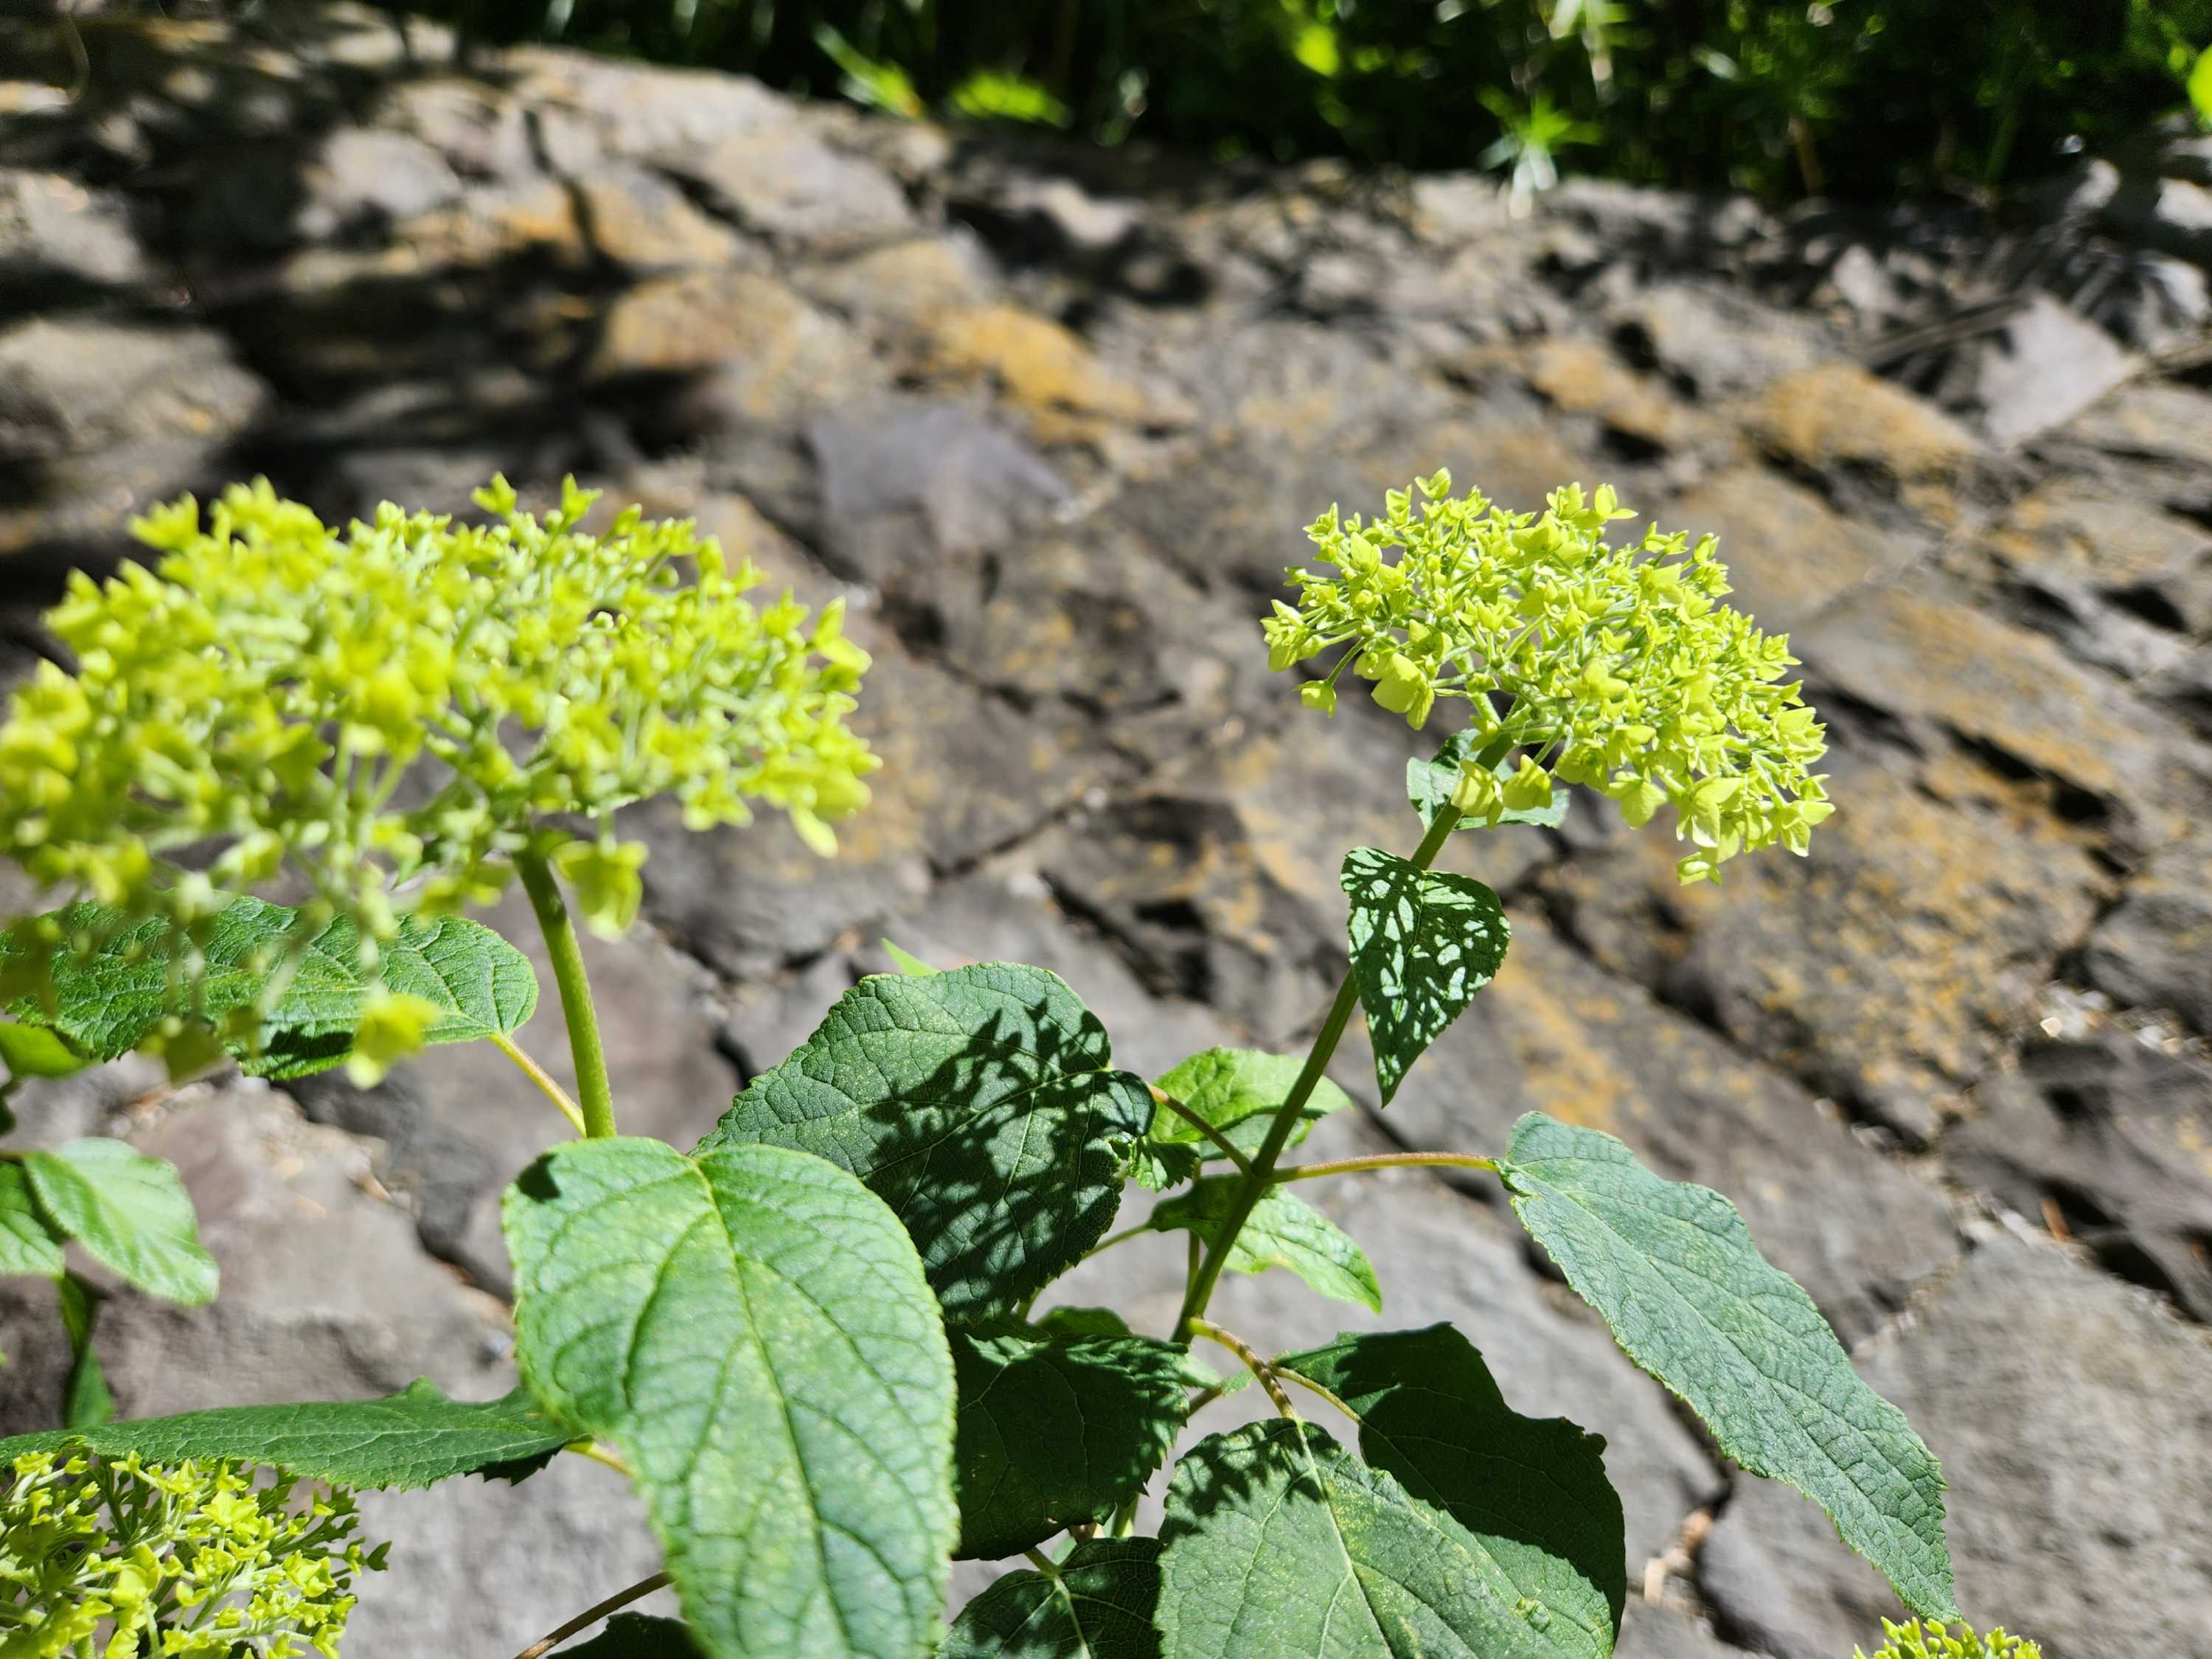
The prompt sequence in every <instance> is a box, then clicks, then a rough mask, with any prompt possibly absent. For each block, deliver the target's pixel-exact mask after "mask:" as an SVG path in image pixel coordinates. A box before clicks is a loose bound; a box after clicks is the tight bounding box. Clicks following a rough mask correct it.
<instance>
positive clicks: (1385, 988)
mask: <svg viewBox="0 0 2212 1659" xmlns="http://www.w3.org/2000/svg"><path fill="white" fill-rule="evenodd" d="M1344 890H1345V892H1346V894H1348V895H1349V896H1351V899H1352V919H1351V922H1350V927H1349V931H1350V933H1351V936H1352V974H1353V975H1354V976H1355V977H1356V978H1357V979H1358V981H1359V1002H1360V1006H1362V1007H1364V1009H1366V1010H1367V1029H1368V1033H1369V1036H1370V1038H1371V1040H1372V1042H1373V1046H1374V1049H1375V1086H1376V1089H1377V1090H1378V1091H1380V1094H1381V1097H1382V1103H1383V1105H1385V1106H1387V1105H1389V1103H1390V1097H1391V1096H1393V1095H1395V1094H1396V1093H1397V1092H1398V1085H1399V1084H1400V1082H1401V1081H1402V1080H1403V1079H1404V1078H1405V1075H1406V1073H1407V1070H1408V1069H1409V1068H1411V1066H1413V1062H1414V1061H1415V1060H1419V1058H1420V1057H1421V1052H1422V1050H1424V1049H1425V1048H1427V1047H1428V1046H1429V1044H1430V1043H1431V1042H1435V1041H1436V1039H1437V1036H1438V1034H1439V1033H1441V1032H1442V1031H1443V1029H1444V1027H1445V1026H1447V1025H1449V1024H1451V1023H1452V1021H1453V1020H1455V1019H1456V1018H1458V1017H1459V1013H1460V1011H1461V1010H1462V1009H1463V1008H1465V1007H1466V1006H1467V1005H1468V1003H1470V1002H1472V1001H1473V1000H1474V994H1475V993H1476V992H1477V991H1480V989H1481V988H1482V987H1484V986H1486V985H1487V984H1488V983H1490V981H1491V976H1492V975H1494V974H1496V973H1497V971H1498V964H1499V963H1502V962H1504V960H1505V945H1506V940H1507V939H1508V938H1509V937H1510V929H1509V928H1508V927H1507V926H1506V922H1505V912H1504V908H1502V907H1501V906H1500V905H1499V904H1498V895H1497V894H1495V893H1493V892H1492V891H1491V890H1490V889H1488V888H1487V887H1485V886H1484V885H1483V884H1481V883H1480V882H1479V881H1473V880H1470V879H1468V878H1467V877H1465V876H1448V875H1443V874H1440V873H1438V872H1436V871H1434V870H1422V869H1419V868H1417V867H1416V866H1414V865H1413V863H1411V862H1410V861H1409V860H1405V859H1401V858H1393V857H1392V856H1391V855H1390V854H1388V853H1380V852H1377V851H1376V850H1375V848H1371V847H1358V848H1353V849H1352V851H1351V852H1350V853H1347V854H1345V859H1344Z"/></svg>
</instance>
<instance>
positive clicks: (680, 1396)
mask: <svg viewBox="0 0 2212 1659" xmlns="http://www.w3.org/2000/svg"><path fill="white" fill-rule="evenodd" d="M892 982H896V983H910V984H918V985H927V984H931V983H933V982H934V981H930V980H917V981H892ZM505 1220H506V1227H507V1248H508V1249H509V1251H510V1253H511V1254H512V1255H513V1259H514V1267H515V1304H516V1305H515V1325H516V1349H517V1353H518V1357H519V1358H520V1361H521V1364H522V1371H523V1376H524V1377H525V1378H526V1380H527V1382H528V1383H529V1384H530V1387H531V1389H532V1392H533V1393H534V1394H535V1395H537V1397H538V1400H539V1401H541V1402H542V1403H543V1404H544V1405H545V1406H546V1407H549V1408H550V1410H551V1411H552V1412H553V1413H555V1414H556V1415H557V1416H558V1417H560V1418H561V1419H562V1420H564V1421H567V1422H570V1423H573V1424H574V1425H577V1426H579V1427H580V1428H581V1429H583V1430H585V1431H588V1432H590V1433H592V1434H594V1435H597V1436H599V1437H601V1438H603V1439H605V1440H608V1441H611V1443H613V1444H614V1445H615V1446H616V1447H617V1449H619V1450H620V1451H621V1453H622V1455H623V1460H624V1461H625V1462H627V1463H628V1464H629V1467H630V1468H631V1470H632V1471H633V1472H634V1474H635V1480H636V1482H637V1486H638V1490H639V1491H640V1492H641V1494H642V1495H643V1496H644V1498H645V1501H646V1507H647V1512H648V1513H649V1515H650V1516H651V1518H652V1521H653V1529H654V1531H655V1532H656V1533H657V1534H659V1538H660V1541H661V1546H662V1548H663V1551H664V1553H665V1558H666V1561H667V1566H668V1571H669V1572H670V1573H671V1575H672V1576H673V1577H674V1579H675V1583H676V1588H677V1592H678V1595H679V1596H681V1598H682V1600H683V1604H684V1619H685V1621H686V1623H688V1624H689V1625H690V1627H691V1632H692V1634H693V1636H694V1637H695V1638H696V1639H697V1641H698V1643H699V1645H700V1647H701V1648H702V1650H704V1651H705V1652H706V1653H707V1654H708V1655H710V1656H712V1659H771V1656H773V1659H785V1656H797V1655H806V1656H821V1659H844V1656H856V1659H859V1656H864V1659H913V1656H914V1655H915V1654H917V1653H921V1652H926V1651H927V1650H928V1649H929V1648H930V1647H931V1646H932V1644H934V1642H935V1641H936V1639H937V1638H938V1635H939V1632H940V1630H941V1628H942V1624H941V1620H942V1610H943V1607H944V1595H945V1575H946V1571H947V1567H946V1563H947V1558H948V1554H949V1552H950V1551H951V1547H952V1543H953V1540H954V1536H955V1534H956V1533H957V1529H958V1525H959V1516H958V1513H957V1510H956V1509H955V1506H954V1503H953V1494H952V1425H953V1376H952V1357H951V1353H950V1352H949V1351H948V1349H947V1347H946V1345H945V1335H944V1331H943V1328H942V1327H941V1325H940V1324H939V1320H938V1315H937V1307H936V1304H935V1303H934V1302H933V1301H932V1300H931V1297H930V1294H929V1287H928V1285H927V1281H926V1280H925V1279H924V1278H923V1275H922V1268H921V1261H920V1259H919V1258H918V1257H917V1256H916V1255H915V1250H914V1246H913V1245H912V1244H911V1243H909V1242H908V1238H907V1236H906V1234H905V1232H904V1231H902V1229H901V1228H900V1226H899V1225H898V1220H897V1218H896V1217H895V1216H894V1215H893V1214H892V1213H891V1212H890V1209H889V1208H888V1207H887V1206H884V1204H883V1202H882V1201H881V1200H878V1199H877V1198H876V1197H874V1196H873V1195H872V1194H870V1193H869V1192H868V1191H867V1189H866V1188H864V1187H863V1186H861V1185H860V1182H857V1181H855V1180H854V1178H853V1177H852V1176H850V1175H848V1174H847V1173H846V1172H845V1171H843V1170H840V1169H837V1168H836V1166H834V1165H832V1164H828V1163H826V1162H824V1161H823V1160H822V1159H820V1158H811V1157H808V1156H806V1155H805V1154H804V1153H801V1152H793V1151H791V1150H789V1149H787V1148H784V1147H777V1146H710V1147H708V1148H706V1149H705V1150H703V1151H702V1152H699V1153H698V1154H697V1155H696V1156H695V1157H691V1158H686V1157H684V1155H683V1154H682V1153H680V1152H677V1151H676V1150H675V1149H674V1148H673V1147H671V1146H665V1145H664V1144H663V1143H662V1142H660V1141H657V1140H642V1139H602V1140H579V1141H570V1142H568V1143H567V1144H566V1145H563V1146H557V1147H556V1148H554V1150H553V1151H551V1152H549V1153H547V1154H546V1155H545V1156H544V1158H540V1159H539V1160H538V1162H537V1163H536V1164H533V1165H532V1166H531V1168H530V1169H529V1170H527V1171H526V1173H525V1174H524V1176H523V1177H522V1179H521V1180H520V1181H519V1182H516V1183H515V1184H514V1185H513V1186H512V1187H510V1188H508V1189H507V1200H506V1206H505Z"/></svg>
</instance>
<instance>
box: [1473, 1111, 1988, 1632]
mask: <svg viewBox="0 0 2212 1659" xmlns="http://www.w3.org/2000/svg"><path fill="white" fill-rule="evenodd" d="M1498 1174H1499V1175H1500V1176H1502V1177H1503V1178H1504V1182H1505V1185H1506V1189H1507V1190H1508V1191H1509V1192H1510V1194H1512V1200H1513V1208H1514V1210H1515V1212H1516V1213H1517V1214H1518V1215H1519V1216H1520V1218H1521V1219H1522V1224H1523V1225H1526V1226H1527V1227H1528V1231H1529V1232H1530V1233H1532V1234H1534V1237H1535V1238H1536V1242H1537V1243H1540V1244H1541V1245H1542V1246H1543V1247H1544V1249H1546V1251H1547V1252H1548V1253H1549V1254H1550V1255H1551V1257H1552V1260H1553V1261H1556V1262H1558V1263H1559V1268H1560V1271H1561V1272H1563V1273H1565V1275H1566V1279H1567V1283H1568V1284H1570V1285H1573V1286H1574V1288H1575V1290H1576V1291H1577V1292H1578V1293H1579V1294H1580V1295H1581V1296H1582V1297H1583V1300H1585V1301H1587V1302H1588V1303H1589V1304H1590V1305H1591V1306H1592V1307H1594V1308H1595V1309H1596V1310H1598V1311H1599V1312H1600V1313H1601V1314H1603V1315H1604V1316H1605V1318H1606V1322H1607V1324H1609V1325H1611V1326H1612V1327H1613V1336H1614V1338H1615V1339H1616V1340H1618V1341H1619V1342H1620V1346H1621V1347H1622V1349H1623V1350H1624V1351H1625V1352H1626V1353H1627V1355H1628V1357H1629V1358H1632V1359H1633V1360H1634V1361H1635V1362H1636V1363H1637V1364H1639V1365H1641V1366H1643V1367H1644V1370H1647V1371H1650V1373H1651V1374H1652V1376H1656V1377H1657V1378H1658V1379H1659V1380H1660V1381H1661V1382H1662V1383H1665V1384H1666V1385H1667V1386H1668V1388H1669V1389H1673V1390H1674V1392H1675V1393H1676V1394H1678V1395H1680V1396H1681V1397H1682V1399H1683V1400H1685V1401H1687V1402H1688V1403H1689V1405H1690V1407H1691V1408H1692V1410H1694V1411H1695V1412H1696V1413H1698V1415H1699V1416H1700V1417H1702V1418H1703V1419H1705V1425H1706V1426H1707V1427H1708V1428H1710V1429H1711V1431H1712V1432H1713V1437H1714V1439H1715V1440H1716V1441H1717V1442H1718V1443H1719V1445H1720V1448H1721V1449H1722V1450H1723V1451H1724V1452H1726V1453H1727V1454H1728V1455H1729V1456H1731V1457H1733V1458H1735V1461H1736V1462H1739V1463H1741V1464H1742V1465H1743V1467H1744V1468H1747V1469H1749V1470H1750V1471H1751V1472H1752V1473H1753V1474H1764V1475H1767V1476H1770V1477H1771V1478H1773V1479H1775V1480H1786V1481H1787V1482H1789V1483H1790V1485H1791V1486H1795V1487H1796V1488H1797V1489H1798V1491H1800V1492H1803V1493H1804V1494H1805V1495H1806V1496H1807V1497H1808V1498H1812V1499H1813V1501H1814V1503H1816V1504H1820V1507H1821V1508H1822V1509H1824V1510H1827V1512H1828V1514H1829V1516H1830V1517H1831V1518H1832V1520H1833V1521H1834V1522H1835V1523H1836V1530H1837V1531H1838V1533H1839V1534H1842V1536H1843V1540H1844V1542H1845V1543H1846V1544H1849V1545H1850V1547H1852V1548H1853V1549H1855V1550H1857V1551H1858V1553H1860V1554H1862V1555H1863V1556H1865V1557H1866V1558H1867V1559H1869V1561H1871V1562H1873V1563H1874V1565H1875V1566H1876V1567H1878V1568H1880V1569H1881V1571H1882V1572H1884V1573H1885V1574H1887V1576H1888V1578H1889V1581H1890V1583H1892V1584H1893V1585H1895V1586H1896V1588H1897V1592H1898V1594H1899V1595H1900V1596H1902V1597H1903V1598H1904V1600H1905V1605H1906V1606H1908V1607H1911V1608H1912V1609H1913V1610H1914V1611H1915V1612H1917V1613H1921V1614H1923V1615H1924V1616H1925V1617H1928V1618H1931V1619H1951V1618H1955V1617H1956V1616H1957V1609H1956V1607H1954V1605H1953V1591H1952V1583H1951V1555H1950V1550H1949V1548H1948V1546H1947V1545H1946V1544H1945V1542H1944V1538H1943V1475H1942V1470H1941V1469H1940V1468H1938V1467H1937V1466H1936V1459H1935V1456H1934V1455H1933V1454H1931V1453H1930V1452H1929V1449H1928V1448H1927V1447H1926V1446H1924V1445H1923V1444H1922V1443H1921V1440H1920V1437H1919V1436H1918V1435H1917V1434H1915V1433H1914V1432H1913V1431H1912V1428H1911V1425H1910V1424H1908V1423H1907V1422H1906V1421H1905V1414H1904V1413H1902V1412H1900V1411H1899V1410H1898V1409H1897V1407H1894V1406H1893V1405H1891V1404H1890V1403H1889V1402H1888V1401H1886V1400H1884V1399H1883V1398H1882V1397H1881V1395H1878V1394H1876V1393H1875V1391H1874V1390H1873V1389H1870V1388H1869V1387H1868V1386H1867V1385H1866V1384H1865V1383H1863V1382H1861V1381H1860V1380H1859V1377H1858V1375H1857V1372H1855V1371H1853V1370H1852V1369H1851V1364H1850V1358H1848V1357H1847V1356H1846V1355H1845V1354H1844V1349H1843V1345H1842V1344H1841V1343H1840V1342H1838V1340H1836V1336H1835V1333H1834V1332H1832V1331H1831V1330H1830V1329H1829V1328H1828V1325H1827V1322H1826V1320H1824V1319H1822V1318H1821V1317H1820V1310H1818V1309H1816V1308H1815V1307H1814V1305H1813V1298H1812V1297H1809V1296H1808V1295H1806V1293H1805V1292H1804V1291H1803V1290H1802V1289H1801V1288H1800V1287H1799V1285H1797V1283H1796V1280H1794V1279H1790V1277H1789V1276H1788V1275H1787V1274H1785V1273H1781V1272H1779V1271H1778V1270H1777V1269H1776V1268H1774V1267H1771V1266H1769V1265H1768V1264H1767V1262H1766V1261H1765V1259H1764V1258H1763V1257H1762V1256H1760V1255H1759V1249H1758V1247H1757V1246H1756V1245H1755V1244H1754V1243H1753V1242H1752V1237H1751V1230H1750V1229H1749V1228H1747V1227H1746V1226H1745V1225H1744V1224H1743V1218H1742V1217H1741V1216H1740V1215H1738V1214H1737V1213H1736V1209H1735V1206H1734V1205H1733V1204H1731V1203H1729V1201H1728V1200H1726V1199H1725V1198H1723V1197H1722V1196H1721V1195H1720V1194H1718V1193H1715V1192H1711V1191H1709V1190H1707V1189H1706V1188H1703V1187H1693V1186H1690V1185H1688V1184H1686V1183H1683V1182H1671V1181H1662V1180H1661V1179H1660V1178H1659V1177H1658V1176H1655V1175H1653V1174H1651V1173H1650V1171H1649V1170H1645V1169H1644V1168H1643V1167H1642V1166H1641V1165H1639V1164H1638V1163H1637V1162H1636V1159H1635V1158H1634V1156H1633V1155H1632V1154H1631V1152H1629V1150H1628V1148H1627V1147H1626V1146H1623V1145H1621V1143H1620V1141H1618V1140H1616V1139H1613V1137H1612V1136H1611V1135H1608V1134H1601V1133H1598V1132H1597V1131H1596V1130H1594V1129H1578V1128H1575V1127H1571V1125H1568V1124H1565V1123H1560V1122H1557V1121H1554V1120H1553V1119H1551V1118H1548V1117H1546V1116H1545V1115H1542V1114H1541V1113H1540V1112H1531V1113H1529V1114H1528V1115H1527V1116H1526V1117H1524V1118H1522V1120H1521V1121H1520V1122H1519V1123H1518V1124H1517V1125H1516V1126H1515V1128H1514V1131H1513V1143H1512V1152H1511V1154H1510V1157H1509V1158H1506V1159H1504V1160H1503V1161H1502V1162H1501V1164H1500V1166H1499V1169H1498Z"/></svg>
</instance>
